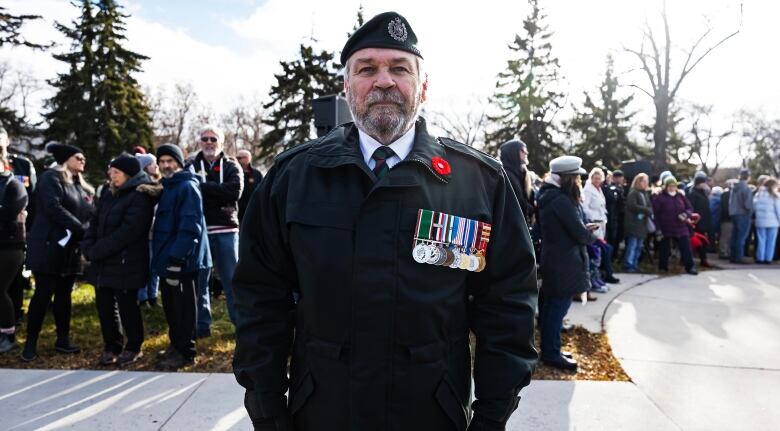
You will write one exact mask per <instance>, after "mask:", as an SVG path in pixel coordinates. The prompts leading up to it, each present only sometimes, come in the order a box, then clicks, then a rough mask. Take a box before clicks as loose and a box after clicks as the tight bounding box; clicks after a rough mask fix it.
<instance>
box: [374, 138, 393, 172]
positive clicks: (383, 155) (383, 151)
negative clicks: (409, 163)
mask: <svg viewBox="0 0 780 431" xmlns="http://www.w3.org/2000/svg"><path fill="white" fill-rule="evenodd" d="M394 155H395V153H394V152H393V150H391V149H390V147H386V146H381V147H379V148H377V149H376V151H374V154H373V155H372V156H371V158H372V159H374V161H376V165H375V166H374V175H376V178H377V179H379V180H381V179H382V177H384V176H385V175H387V173H388V172H390V166H388V165H387V159H389V158H390V157H393V156H394Z"/></svg>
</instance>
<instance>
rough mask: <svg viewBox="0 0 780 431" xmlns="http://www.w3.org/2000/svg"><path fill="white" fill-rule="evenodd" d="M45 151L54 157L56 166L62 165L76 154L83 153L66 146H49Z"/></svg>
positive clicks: (76, 148) (75, 148)
mask: <svg viewBox="0 0 780 431" xmlns="http://www.w3.org/2000/svg"><path fill="white" fill-rule="evenodd" d="M46 151H48V152H50V153H52V155H54V161H56V162H57V164H58V165H62V164H63V163H65V161H66V160H68V159H69V158H71V157H73V156H75V155H76V154H79V153H84V151H81V148H79V147H76V146H73V145H66V144H49V145H47V146H46Z"/></svg>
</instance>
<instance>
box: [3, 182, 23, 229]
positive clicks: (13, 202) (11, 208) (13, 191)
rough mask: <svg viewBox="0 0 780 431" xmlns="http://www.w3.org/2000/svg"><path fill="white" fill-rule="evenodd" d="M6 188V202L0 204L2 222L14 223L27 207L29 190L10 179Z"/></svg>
mask: <svg viewBox="0 0 780 431" xmlns="http://www.w3.org/2000/svg"><path fill="white" fill-rule="evenodd" d="M5 188H6V190H5V197H4V198H3V201H4V202H0V222H12V221H14V220H16V217H17V216H19V214H20V213H21V212H22V211H24V208H25V207H26V206H27V190H25V189H24V186H23V185H22V184H21V183H20V182H19V181H16V180H15V179H9V180H8V182H6V185H5Z"/></svg>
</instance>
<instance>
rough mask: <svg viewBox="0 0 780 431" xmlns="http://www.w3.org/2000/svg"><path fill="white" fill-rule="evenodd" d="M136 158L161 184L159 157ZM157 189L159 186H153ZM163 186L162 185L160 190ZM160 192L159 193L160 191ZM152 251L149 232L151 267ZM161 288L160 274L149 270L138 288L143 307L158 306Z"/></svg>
mask: <svg viewBox="0 0 780 431" xmlns="http://www.w3.org/2000/svg"><path fill="white" fill-rule="evenodd" d="M135 158H136V159H138V163H140V164H141V171H143V172H146V175H148V176H149V179H150V180H151V181H152V183H154V184H155V185H159V184H160V180H161V179H162V174H161V173H160V167H159V166H157V157H156V156H155V155H154V154H146V153H136V155H135ZM153 189H155V190H156V189H157V187H153ZM161 190H162V186H160V191H161ZM158 194H159V193H158ZM151 251H152V236H151V231H150V232H149V257H150V261H149V267H150V268H151V255H152V253H151ZM159 288H160V276H158V275H157V274H155V273H154V271H151V270H150V271H149V281H147V283H146V285H145V286H143V287H141V288H140V289H138V303H139V305H140V306H141V307H156V306H157V293H158V291H159Z"/></svg>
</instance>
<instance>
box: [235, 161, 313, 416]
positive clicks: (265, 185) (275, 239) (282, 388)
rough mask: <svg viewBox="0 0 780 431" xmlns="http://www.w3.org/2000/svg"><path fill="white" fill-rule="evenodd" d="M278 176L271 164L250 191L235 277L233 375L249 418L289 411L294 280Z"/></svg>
mask: <svg viewBox="0 0 780 431" xmlns="http://www.w3.org/2000/svg"><path fill="white" fill-rule="evenodd" d="M277 175H278V171H277V167H276V166H274V167H273V168H271V170H270V171H269V172H268V174H267V176H266V178H265V180H264V181H263V182H262V183H261V184H260V185H259V186H258V188H257V189H256V190H255V192H254V193H253V194H252V197H251V199H250V201H249V206H248V207H247V210H246V213H245V214H244V220H243V224H242V226H241V231H240V235H241V236H240V240H239V260H238V265H237V266H236V271H235V274H234V276H233V295H235V304H236V310H237V315H238V319H237V322H236V350H235V354H234V356H233V373H234V374H235V376H236V380H238V383H239V384H241V386H243V387H244V388H246V395H245V397H244V406H245V407H246V409H247V412H248V413H249V416H250V418H252V419H253V420H257V419H260V418H271V417H278V416H280V415H286V414H287V408H286V398H285V395H284V394H285V392H287V388H288V378H287V358H288V356H289V354H290V348H291V345H292V339H293V327H294V320H293V317H294V315H293V307H294V305H293V296H292V292H293V290H294V289H295V287H296V286H297V283H298V281H297V275H296V270H295V265H294V262H293V259H292V256H291V254H290V252H289V247H288V245H287V241H286V239H285V238H286V232H287V230H286V223H285V210H284V203H285V199H284V198H282V197H280V196H279V195H278V194H277V193H276V192H275V191H276V190H281V189H283V188H284V187H283V186H282V185H281V184H277V182H279V179H278V178H277ZM285 194H286V193H285Z"/></svg>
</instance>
